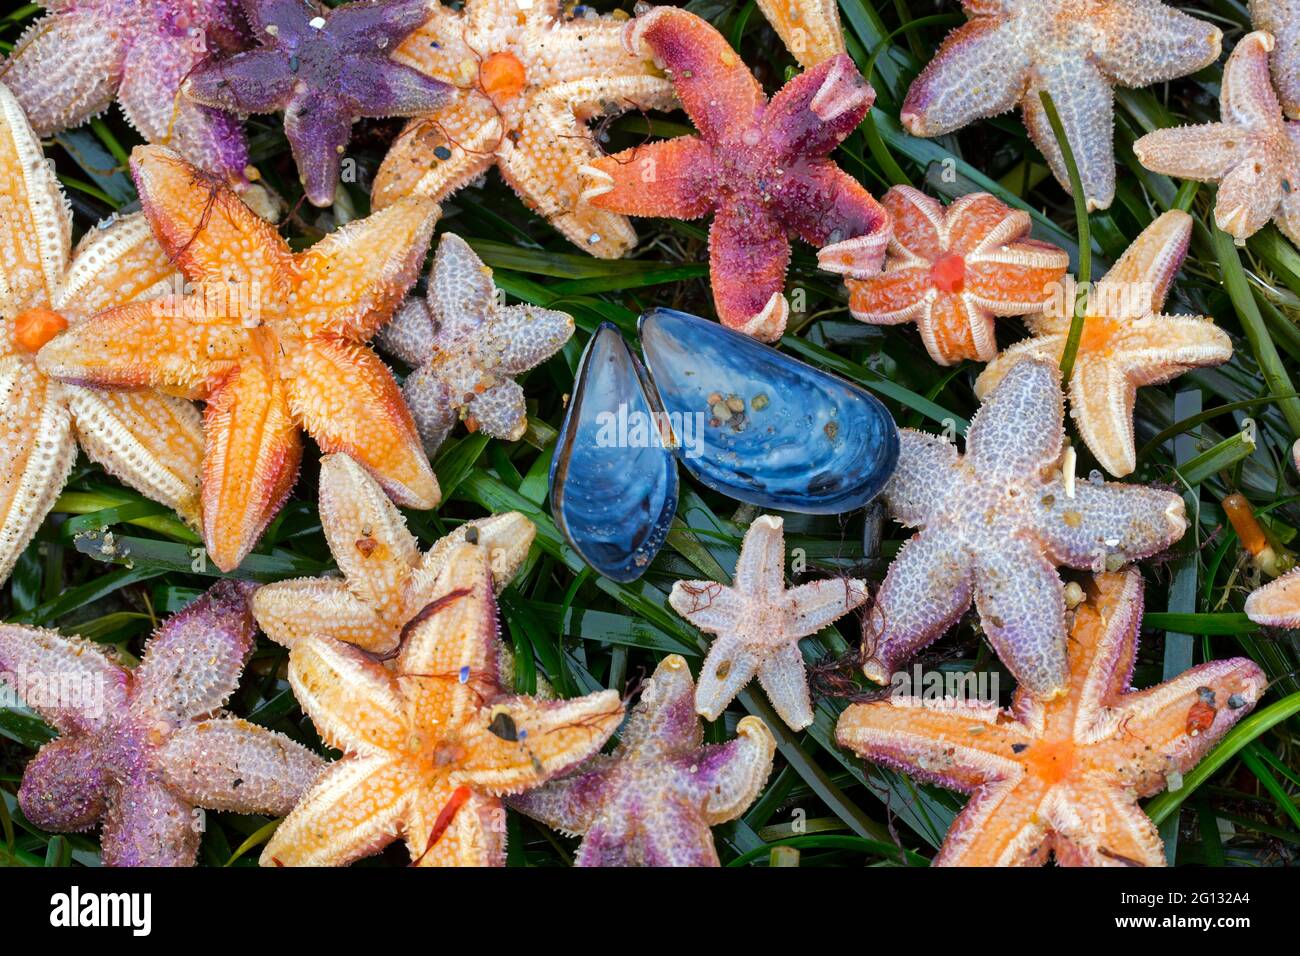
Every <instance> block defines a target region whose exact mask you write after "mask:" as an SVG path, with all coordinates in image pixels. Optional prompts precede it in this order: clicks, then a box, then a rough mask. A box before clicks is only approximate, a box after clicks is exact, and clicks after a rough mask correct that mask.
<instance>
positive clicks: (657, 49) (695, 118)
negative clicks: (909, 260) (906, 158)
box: [582, 7, 889, 341]
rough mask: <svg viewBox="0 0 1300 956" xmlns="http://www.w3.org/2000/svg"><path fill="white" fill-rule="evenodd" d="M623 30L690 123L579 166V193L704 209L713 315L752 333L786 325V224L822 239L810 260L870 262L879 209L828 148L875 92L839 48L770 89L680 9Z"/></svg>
mask: <svg viewBox="0 0 1300 956" xmlns="http://www.w3.org/2000/svg"><path fill="white" fill-rule="evenodd" d="M625 40H626V42H627V45H628V48H629V49H633V50H640V49H643V48H648V49H649V50H650V51H651V52H652V53H653V54H654V55H655V58H656V59H657V60H659V61H662V62H663V64H664V66H665V69H667V71H668V73H669V75H670V76H671V78H672V81H673V87H674V88H675V89H676V90H677V95H678V97H680V99H681V102H682V107H683V108H684V109H685V110H686V112H687V114H688V115H689V116H690V118H691V120H692V122H694V123H695V128H696V129H697V130H699V135H698V136H682V137H679V138H677V139H671V140H665V141H664V142H659V143H651V144H649V145H647V146H638V147H636V148H634V149H630V150H626V151H624V152H622V153H619V154H617V155H615V156H605V157H603V158H601V159H598V160H595V161H593V162H591V163H589V164H587V165H586V166H583V167H582V172H583V174H584V175H585V176H586V177H587V181H588V186H587V188H586V190H585V191H584V192H583V198H584V199H586V200H587V201H588V202H590V203H592V204H593V205H595V206H599V207H600V208H602V209H610V210H613V211H614V212H621V213H628V214H630V215H634V216H670V217H672V218H675V219H698V218H699V217H700V216H704V215H707V214H709V213H713V223H712V225H711V226H710V228H709V264H710V271H711V274H712V281H713V301H714V304H715V306H716V307H717V310H718V317H719V318H720V319H721V320H722V321H723V323H724V324H725V325H727V326H730V327H731V328H735V329H739V330H740V331H742V332H747V333H749V334H750V335H753V336H755V337H756V338H760V339H763V340H764V341H775V340H776V339H778V338H780V337H781V333H782V331H783V330H784V329H785V322H786V317H787V315H788V313H789V303H788V302H786V299H785V296H784V295H783V294H782V290H783V289H784V287H785V271H786V266H787V265H788V264H789V261H790V238H789V237H790V236H791V235H797V236H799V237H800V238H802V239H803V240H804V241H805V242H808V243H810V244H811V245H814V246H818V247H825V248H821V251H820V252H819V253H818V261H819V262H820V264H821V266H822V268H824V269H827V270H829V271H833V272H840V273H848V274H851V275H854V276H858V277H865V276H869V275H874V274H875V273H876V272H877V271H878V270H879V268H880V264H881V262H882V261H883V260H884V255H885V247H886V246H887V245H888V243H889V217H888V216H887V215H886V214H885V211H884V210H883V209H882V208H881V207H880V204H879V203H877V202H876V201H875V200H874V199H872V198H871V194H870V193H868V192H867V191H866V189H864V188H863V187H862V185H861V184H860V183H858V181H857V180H856V179H854V178H853V177H852V176H850V175H848V174H847V173H845V172H843V171H842V170H841V169H840V168H839V167H838V166H836V165H835V163H834V162H833V161H832V160H831V159H830V158H829V154H830V152H831V150H833V149H834V148H835V147H836V146H838V145H839V143H840V141H841V140H843V139H844V137H846V136H848V135H849V134H850V133H851V132H853V130H854V129H856V128H857V126H858V124H859V123H861V122H862V118H863V117H864V116H866V115H867V110H869V109H870V108H871V103H872V101H873V100H874V99H875V96H876V94H875V91H874V90H873V89H872V88H871V86H870V84H868V83H867V81H866V80H864V79H863V78H862V76H861V74H859V73H858V71H857V69H856V68H855V67H854V65H853V61H852V60H851V59H849V57H848V56H847V55H843V54H841V55H838V56H834V57H832V58H831V59H829V60H825V61H823V62H822V63H821V64H820V65H818V66H816V67H814V68H812V69H811V70H808V71H807V72H806V73H802V74H800V75H799V76H797V77H795V78H794V79H793V80H791V81H790V82H789V83H787V84H786V85H785V87H784V88H782V89H781V91H780V92H778V93H777V94H776V95H775V96H773V97H772V99H771V101H770V102H769V101H768V99H767V97H766V96H765V95H764V94H763V89H762V87H761V86H759V85H758V81H757V80H756V79H754V75H753V74H752V73H750V72H749V68H748V67H746V66H745V64H744V63H743V62H741V59H740V57H739V56H738V55H737V54H736V53H735V51H734V50H732V49H731V47H730V46H728V45H727V41H726V40H724V39H723V37H722V35H721V34H720V33H718V31H717V30H715V29H714V28H713V27H712V26H710V25H709V24H708V23H706V22H705V21H704V20H701V19H700V18H699V17H697V16H695V15H694V14H692V13H687V12H686V11H685V10H681V9H678V8H676V7H658V8H656V9H654V10H652V11H650V12H649V13H647V14H645V15H644V16H641V17H637V18H636V19H635V20H633V21H631V23H629V24H628V29H627V30H626V32H625Z"/></svg>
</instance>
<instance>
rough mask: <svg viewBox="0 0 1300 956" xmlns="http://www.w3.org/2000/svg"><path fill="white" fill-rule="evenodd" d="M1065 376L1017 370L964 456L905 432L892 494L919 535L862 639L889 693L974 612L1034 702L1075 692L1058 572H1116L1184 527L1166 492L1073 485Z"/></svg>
mask: <svg viewBox="0 0 1300 956" xmlns="http://www.w3.org/2000/svg"><path fill="white" fill-rule="evenodd" d="M1059 374H1060V373H1059V371H1058V370H1057V368H1056V367H1055V366H1054V365H1052V364H1049V363H1047V362H1044V361H1040V360H1037V359H1024V360H1022V361H1020V362H1017V363H1016V364H1015V365H1013V366H1012V367H1011V369H1010V371H1008V372H1007V373H1006V375H1005V377H1004V378H1003V379H1002V382H1001V383H1000V384H999V385H998V387H997V388H995V389H994V390H993V391H992V393H991V394H990V395H989V396H988V398H986V399H985V400H984V404H983V405H982V406H981V407H980V409H979V411H978V412H976V414H975V418H974V420H973V421H972V422H971V425H970V430H969V431H968V432H967V435H966V454H965V455H964V456H962V455H958V454H957V449H956V448H955V447H954V446H953V445H952V444H951V443H950V442H947V441H945V440H944V439H942V438H937V437H935V436H934V435H927V434H926V433H925V432H919V431H913V430H912V429H910V428H904V429H901V437H902V451H901V453H900V455H899V458H898V470H897V471H896V472H895V473H894V477H893V478H892V479H890V482H889V484H888V485H886V486H885V491H884V497H885V501H886V503H887V504H888V506H889V509H890V511H891V512H892V513H893V516H894V518H895V519H896V520H897V521H899V522H900V523H902V524H905V525H908V526H910V527H919V528H920V529H921V531H920V533H919V534H916V535H914V536H913V537H912V538H911V540H909V541H908V542H907V543H906V544H904V545H903V549H902V550H901V551H899V553H898V557H897V558H895V559H894V562H893V564H891V565H890V566H889V572H888V573H887V574H886V576H885V582H884V584H882V585H881V588H880V592H879V594H878V595H877V600H876V604H875V607H874V609H873V613H872V620H873V621H877V620H878V621H880V622H881V624H880V625H879V633H878V634H867V635H865V636H864V647H863V650H864V653H865V655H866V657H867V664H866V666H865V668H864V670H865V671H866V674H867V676H868V677H870V678H871V679H872V680H873V681H875V682H876V683H878V684H888V683H889V682H890V675H891V674H893V673H894V671H895V670H896V669H897V667H898V666H899V665H901V664H903V663H905V662H906V661H907V659H908V658H910V657H911V656H912V655H913V654H914V653H915V652H916V651H918V650H920V649H921V648H922V647H925V646H926V645H927V644H929V643H930V642H931V641H933V640H935V638H937V637H939V635H940V634H942V633H943V632H944V631H946V630H947V629H948V628H949V627H950V626H951V625H952V624H953V623H954V622H955V621H956V620H957V619H958V618H959V617H961V615H962V613H963V612H964V611H965V610H966V608H968V607H969V606H970V603H971V599H972V597H973V598H974V600H975V606H976V608H977V609H978V610H979V616H980V624H981V625H982V626H983V628H984V633H985V634H986V635H988V638H989V641H990V642H991V643H992V644H993V647H994V649H995V650H996V651H997V652H998V656H999V657H1001V658H1002V661H1003V663H1004V664H1006V665H1007V668H1008V669H1009V670H1010V671H1011V673H1012V674H1014V675H1015V677H1016V679H1017V680H1018V681H1020V684H1021V686H1022V687H1023V688H1024V689H1025V690H1026V691H1027V692H1028V693H1031V694H1035V695H1038V696H1041V697H1045V698H1052V697H1055V696H1056V695H1059V694H1064V693H1066V692H1067V685H1068V682H1069V674H1068V672H1067V664H1066V628H1065V595H1064V586H1063V585H1062V583H1061V578H1060V576H1059V575H1058V574H1057V572H1056V568H1057V567H1060V566H1062V565H1064V566H1065V567H1070V568H1079V569H1089V568H1091V569H1094V570H1099V571H1104V570H1117V569H1118V568H1119V567H1120V566H1121V565H1123V564H1124V563H1125V562H1128V561H1133V560H1136V559H1138V558H1145V557H1147V556H1148V555H1152V554H1155V553H1156V552H1157V551H1161V550H1163V549H1164V548H1167V547H1169V546H1170V545H1171V544H1173V543H1174V542H1175V541H1177V540H1178V539H1179V538H1180V537H1182V534H1183V531H1184V530H1186V528H1187V520H1186V517H1185V516H1184V512H1183V499H1182V498H1180V497H1179V496H1178V495H1176V494H1173V493H1172V492H1168V491H1159V490H1157V489H1154V488H1147V487H1144V486H1142V485H1123V484H1117V483H1109V482H1107V483H1103V482H1093V481H1076V480H1075V478H1074V452H1073V450H1072V449H1064V440H1065V433H1064V430H1063V428H1062V421H1063V418H1064V409H1063V407H1062V405H1063V401H1062V398H1061V389H1060V386H1059V385H1058V384H1057V381H1058V378H1059Z"/></svg>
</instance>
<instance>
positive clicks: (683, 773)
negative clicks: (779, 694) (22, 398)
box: [508, 654, 776, 866]
mask: <svg viewBox="0 0 1300 956" xmlns="http://www.w3.org/2000/svg"><path fill="white" fill-rule="evenodd" d="M694 697H695V684H694V682H693V681H692V680H691V672H690V669H689V668H688V667H687V666H686V660H685V659H684V658H682V657H679V656H678V655H676V654H670V655H668V656H667V657H665V658H664V659H663V660H662V661H661V662H660V664H659V666H658V667H657V668H655V672H654V676H653V677H651V678H650V680H648V681H647V682H646V684H645V688H644V689H643V690H642V691H641V700H640V701H639V702H638V703H637V705H636V707H634V708H633V709H632V714H631V716H629V717H628V720H627V726H626V727H624V728H623V734H622V737H621V738H620V740H619V744H618V747H616V748H615V749H614V752H613V753H612V754H608V755H606V754H600V755H597V756H595V757H593V758H592V759H591V760H590V761H588V762H587V763H585V764H584V765H583V766H581V767H579V768H578V769H577V770H576V771H575V772H574V773H573V774H571V775H570V776H567V777H563V778H561V779H559V780H553V781H551V782H550V783H548V784H546V785H545V786H544V787H541V788H539V789H537V790H530V791H529V792H527V793H523V794H520V795H519V796H517V797H512V798H511V799H510V800H509V801H508V802H509V804H510V806H512V807H514V808H515V809H516V810H518V811H520V812H521V813H526V814H528V815H529V816H530V817H535V818H536V819H538V820H541V821H542V822H543V823H545V824H546V825H547V826H549V827H552V828H554V829H556V830H560V831H562V832H563V833H566V834H570V835H572V834H579V833H580V834H582V835H583V840H582V846H581V847H580V848H579V849H578V856H577V859H576V861H575V862H576V863H577V865H578V866H718V851H717V850H716V849H714V846H713V834H711V833H710V832H709V827H714V826H717V825H718V824H720V823H726V822H727V821H728V820H734V819H736V818H737V817H738V816H740V815H741V814H742V813H744V812H745V810H746V808H748V807H749V805H750V804H751V803H753V802H754V799H755V798H756V797H757V796H758V794H759V792H760V791H761V790H762V789H763V784H764V783H765V782H766V781H767V776H768V774H769V773H771V772H772V755H773V753H774V752H775V751H776V740H775V739H774V738H773V737H772V732H771V731H770V730H768V729H767V724H765V723H763V722H762V721H761V720H759V719H758V718H757V717H745V718H743V719H742V720H741V721H740V723H739V724H738V725H737V727H736V733H737V734H738V735H739V736H737V737H736V739H735V740H732V741H730V742H729V743H725V744H705V743H704V725H703V724H702V723H701V722H700V718H699V717H697V716H695V708H694V705H693V700H694Z"/></svg>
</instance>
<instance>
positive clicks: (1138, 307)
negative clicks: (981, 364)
mask: <svg viewBox="0 0 1300 956" xmlns="http://www.w3.org/2000/svg"><path fill="white" fill-rule="evenodd" d="M1191 237H1192V217H1191V216H1189V215H1187V213H1185V212H1180V211H1178V210H1170V211H1169V212H1167V213H1165V214H1164V215H1162V216H1160V217H1159V218H1158V219H1156V221H1155V222H1153V223H1152V224H1151V225H1149V226H1147V228H1146V229H1144V230H1143V231H1142V234H1141V235H1140V236H1138V237H1137V239H1135V240H1134V241H1133V245H1131V246H1129V247H1128V249H1127V250H1126V251H1125V253H1124V255H1123V256H1121V257H1120V259H1119V261H1118V262H1116V263H1115V265H1114V267H1113V268H1112V269H1111V270H1110V272H1108V273H1106V275H1105V277H1104V278H1103V279H1102V280H1101V281H1100V282H1098V283H1096V285H1094V286H1093V287H1092V288H1091V289H1089V290H1088V305H1087V312H1086V315H1085V318H1084V325H1083V335H1082V337H1081V338H1080V339H1079V351H1078V353H1077V354H1076V356H1075V360H1074V369H1073V371H1072V372H1071V374H1070V388H1069V391H1070V414H1071V416H1072V417H1073V418H1074V423H1075V425H1076V426H1077V427H1078V429H1079V434H1080V436H1082V438H1083V440H1084V442H1085V443H1087V445H1088V448H1089V449H1091V450H1092V453H1093V454H1094V455H1095V456H1096V458H1097V461H1098V462H1099V463H1100V464H1101V466H1102V467H1103V468H1105V469H1106V470H1107V471H1108V472H1110V473H1111V474H1112V475H1115V476H1116V477H1123V476H1124V475H1127V474H1130V473H1131V472H1132V471H1133V469H1134V468H1135V467H1137V450H1136V448H1135V447H1134V443H1133V403H1134V401H1135V399H1136V396H1137V390H1138V388H1139V387H1141V386H1143V385H1158V384H1160V383H1162V382H1168V381H1169V380H1170V379H1174V378H1177V377H1178V376H1179V375H1182V374H1183V373H1184V372H1186V371H1188V370H1190V369H1193V368H1201V367H1204V366H1207V365H1219V364H1221V363H1223V362H1226V361H1227V360H1228V359H1229V358H1231V357H1232V340H1231V339H1229V338H1228V335H1227V333H1226V332H1224V331H1223V330H1222V329H1220V328H1218V327H1217V326H1215V324H1214V322H1212V321H1211V320H1210V319H1204V318H1199V317H1195V316H1190V315H1162V314H1160V309H1161V307H1162V306H1163V305H1164V303H1165V296H1166V295H1168V293H1169V287H1170V286H1171V285H1172V284H1173V281H1174V275H1175V274H1176V273H1177V272H1178V268H1179V266H1181V265H1182V262H1183V257H1184V256H1186V255H1187V245H1188V243H1189V242H1190V241H1191ZM1066 293H1067V294H1065V295H1058V296H1055V297H1053V299H1052V302H1051V303H1050V305H1049V307H1048V308H1047V309H1046V310H1044V311H1043V312H1042V313H1041V314H1040V315H1036V316H1034V317H1033V318H1031V319H1029V320H1028V324H1029V326H1030V328H1031V329H1032V330H1033V332H1034V335H1033V337H1032V338H1029V339H1026V340H1025V341H1023V342H1018V343H1016V344H1015V345H1013V346H1011V347H1010V348H1008V349H1007V350H1006V351H1004V352H1003V353H1002V354H1001V355H999V356H998V357H997V359H996V360H994V362H993V363H992V364H991V365H989V367H988V368H986V369H985V370H984V372H983V374H982V375H980V377H979V378H978V379H977V380H976V382H975V394H976V395H978V396H979V397H980V398H983V397H984V396H985V395H988V394H989V393H990V392H992V391H993V389H994V388H996V387H997V384H998V382H1000V381H1002V377H1003V376H1004V375H1006V373H1007V370H1008V369H1010V368H1011V367H1012V366H1013V365H1014V364H1015V363H1016V362H1019V361H1020V360H1021V359H1023V358H1025V357H1026V356H1030V357H1033V358H1040V359H1044V360H1046V361H1049V362H1055V363H1059V362H1060V360H1061V353H1062V352H1064V351H1065V345H1066V340H1067V339H1068V338H1069V334H1070V317H1071V313H1072V311H1073V309H1074V295H1073V291H1072V290H1066Z"/></svg>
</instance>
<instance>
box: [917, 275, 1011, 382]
mask: <svg viewBox="0 0 1300 956" xmlns="http://www.w3.org/2000/svg"><path fill="white" fill-rule="evenodd" d="M916 329H917V331H918V332H920V333H921V341H922V342H923V343H924V344H925V349H926V351H927V352H929V353H930V357H931V358H933V359H934V360H935V362H937V363H938V364H939V365H956V364H957V363H958V362H961V361H964V360H966V359H975V360H978V361H981V362H987V361H990V360H991V359H993V358H994V357H995V356H996V355H997V351H998V341H997V331H996V329H995V328H994V325H993V316H992V314H991V313H990V312H989V310H988V309H985V308H984V307H982V306H981V305H979V304H978V303H977V302H976V301H975V300H974V298H972V297H971V296H968V295H952V294H951V293H948V292H939V293H938V294H936V295H931V296H928V297H927V298H926V300H925V305H924V308H923V309H922V310H921V312H920V314H919V315H917V317H916Z"/></svg>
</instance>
